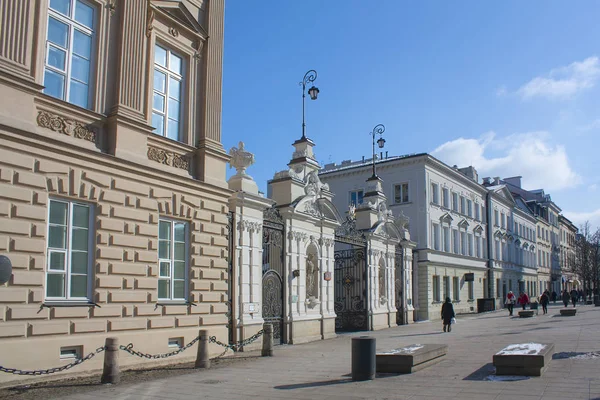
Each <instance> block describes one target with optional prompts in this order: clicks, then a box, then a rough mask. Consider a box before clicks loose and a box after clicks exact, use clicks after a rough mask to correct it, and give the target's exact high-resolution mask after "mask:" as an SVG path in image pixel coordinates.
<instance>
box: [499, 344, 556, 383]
mask: <svg viewBox="0 0 600 400" xmlns="http://www.w3.org/2000/svg"><path fill="white" fill-rule="evenodd" d="M553 353H554V343H525V344H511V345H510V346H507V347H505V348H504V349H502V350H501V351H499V352H498V353H496V354H495V355H494V367H496V375H524V376H542V374H543V373H544V371H545V370H546V368H548V365H549V364H550V360H552V354H553Z"/></svg>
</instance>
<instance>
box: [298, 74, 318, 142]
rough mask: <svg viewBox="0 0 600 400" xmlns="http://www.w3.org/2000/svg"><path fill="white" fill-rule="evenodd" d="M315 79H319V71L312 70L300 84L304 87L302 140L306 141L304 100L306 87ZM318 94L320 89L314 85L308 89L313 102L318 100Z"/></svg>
mask: <svg viewBox="0 0 600 400" xmlns="http://www.w3.org/2000/svg"><path fill="white" fill-rule="evenodd" d="M315 79H317V71H315V70H314V69H311V70H310V71H308V72H307V73H306V74H304V78H303V79H302V82H301V83H300V84H301V85H302V139H306V134H305V130H306V123H305V122H304V99H305V98H306V85H307V84H309V83H312V82H314V81H315ZM318 94H319V88H317V87H316V86H314V85H313V86H311V88H310V89H308V95H309V96H310V99H311V100H316V99H317V95H318Z"/></svg>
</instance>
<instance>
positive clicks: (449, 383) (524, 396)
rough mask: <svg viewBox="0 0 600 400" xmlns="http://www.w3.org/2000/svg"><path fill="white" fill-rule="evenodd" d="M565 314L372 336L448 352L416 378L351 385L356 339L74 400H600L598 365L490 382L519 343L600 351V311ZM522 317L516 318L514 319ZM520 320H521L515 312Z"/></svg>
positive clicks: (574, 362) (421, 326) (495, 316)
mask: <svg viewBox="0 0 600 400" xmlns="http://www.w3.org/2000/svg"><path fill="white" fill-rule="evenodd" d="M558 310H559V307H558V305H556V306H551V307H550V309H549V314H547V315H542V314H541V313H540V315H538V316H537V317H534V318H528V319H520V318H518V317H513V318H509V317H508V316H507V313H506V312H504V311H502V312H495V313H490V314H485V315H479V316H465V317H462V318H461V317H460V316H459V317H458V322H457V324H456V325H454V328H453V330H452V333H441V328H442V327H441V322H423V323H418V324H413V325H409V326H401V327H396V328H392V329H386V330H383V331H378V332H369V333H368V334H369V335H371V336H374V337H376V338H377V348H378V349H381V350H383V349H392V348H398V347H403V346H407V345H410V344H415V343H420V344H423V343H445V344H448V355H447V356H446V359H445V360H444V361H442V362H441V363H438V364H436V365H433V366H431V367H429V368H426V369H424V370H422V371H418V372H416V373H414V374H411V375H392V374H386V375H380V376H378V378H377V379H375V380H373V381H367V382H352V381H351V380H350V378H349V373H350V362H351V354H350V348H351V337H352V336H358V335H361V334H364V333H357V334H343V335H339V336H338V337H337V338H335V339H331V340H326V341H319V342H315V343H308V344H304V345H295V346H278V347H276V348H275V357H273V358H260V357H258V358H253V359H250V360H243V361H239V362H236V363H233V364H231V365H229V366H227V367H224V368H219V369H214V370H207V371H198V372H194V373H192V374H187V375H182V376H177V377H171V378H168V379H162V380H156V381H152V382H144V383H140V384H134V385H122V386H104V387H101V388H99V389H97V390H94V391H91V392H84V393H81V394H79V395H75V396H71V397H67V398H68V399H72V400H75V399H78V400H91V399H130V400H138V399H149V400H158V399H286V400H300V399H307V400H308V399H311V400H315V399H329V400H342V399H344V400H348V399H379V400H383V399H390V400H392V399H398V400H400V399H413V400H426V399H431V400H433V399H461V400H469V399H477V400H487V399H496V400H503V399H510V400H530V399H531V400H534V399H535V400H538V399H544V400H554V399H556V400H559V399H560V400H563V399H588V400H590V399H600V358H595V359H572V358H563V359H560V358H557V359H553V360H552V362H551V363H550V367H549V368H548V370H546V372H545V373H544V376H543V377H540V378H529V379H526V380H522V381H511V382H494V381H488V380H485V377H487V376H488V375H490V374H492V373H493V366H492V364H491V363H492V355H493V354H494V353H495V352H497V351H499V350H501V349H502V348H504V347H505V346H506V345H509V344H513V343H526V342H550V343H554V344H555V352H556V353H562V352H591V351H599V350H600V307H593V306H582V307H578V310H577V316H575V317H560V316H557V314H558V313H559V312H558ZM515 311H516V310H515ZM515 314H516V312H515Z"/></svg>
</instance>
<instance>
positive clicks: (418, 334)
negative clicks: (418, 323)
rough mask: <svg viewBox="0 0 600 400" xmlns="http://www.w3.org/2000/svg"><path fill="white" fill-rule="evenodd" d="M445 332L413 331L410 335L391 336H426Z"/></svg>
mask: <svg viewBox="0 0 600 400" xmlns="http://www.w3.org/2000/svg"><path fill="white" fill-rule="evenodd" d="M444 333H445V332H430V333H415V334H412V335H396V336H391V337H395V338H396V337H409V336H428V335H442V334H444Z"/></svg>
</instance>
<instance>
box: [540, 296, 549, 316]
mask: <svg viewBox="0 0 600 400" xmlns="http://www.w3.org/2000/svg"><path fill="white" fill-rule="evenodd" d="M549 302H550V293H548V291H547V290H546V291H545V292H544V293H542V295H541V296H540V304H541V305H542V311H543V313H544V314H547V313H548V303H549Z"/></svg>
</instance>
